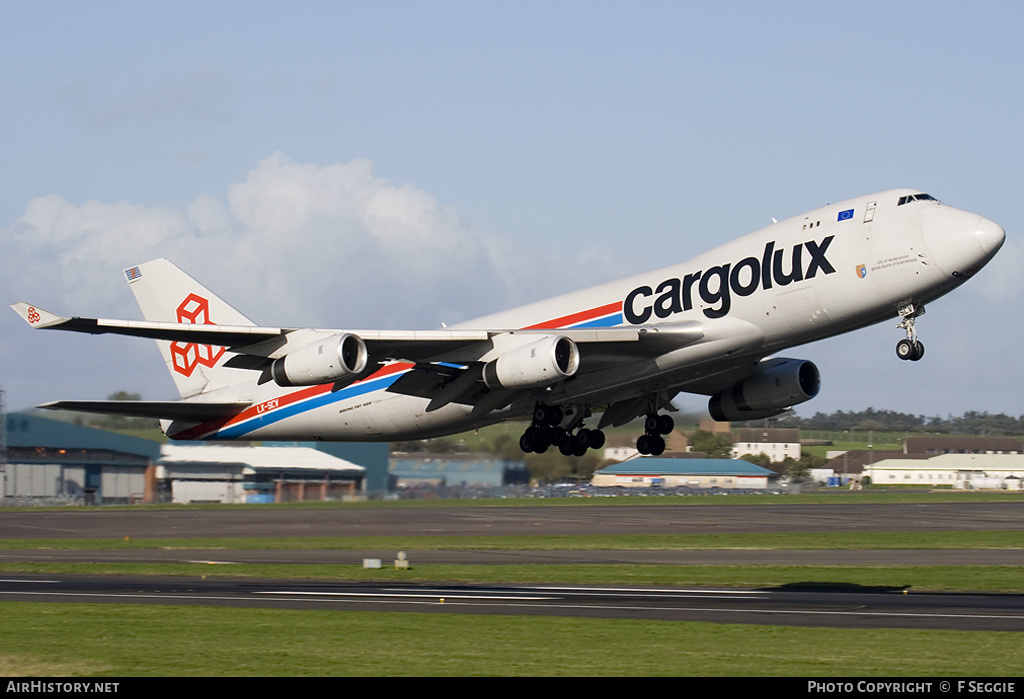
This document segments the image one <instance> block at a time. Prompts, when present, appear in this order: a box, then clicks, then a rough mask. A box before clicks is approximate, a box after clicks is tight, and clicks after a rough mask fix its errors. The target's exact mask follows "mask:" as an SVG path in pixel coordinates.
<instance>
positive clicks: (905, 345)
mask: <svg viewBox="0 0 1024 699" xmlns="http://www.w3.org/2000/svg"><path fill="white" fill-rule="evenodd" d="M918 344H920V343H918ZM896 356H897V357H899V358H900V359H903V360H907V359H912V358H913V357H914V343H913V342H911V341H910V340H900V341H899V342H897V343H896Z"/></svg>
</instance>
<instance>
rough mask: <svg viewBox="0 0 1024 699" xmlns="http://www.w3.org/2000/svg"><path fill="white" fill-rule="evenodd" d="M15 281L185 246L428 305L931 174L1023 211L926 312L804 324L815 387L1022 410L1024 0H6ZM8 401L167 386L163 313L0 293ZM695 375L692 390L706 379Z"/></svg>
mask: <svg viewBox="0 0 1024 699" xmlns="http://www.w3.org/2000/svg"><path fill="white" fill-rule="evenodd" d="M4 7H5V10H4V16H5V21H4V23H3V27H2V29H0V65H3V66H4V68H3V69H2V70H0V95H2V96H3V108H2V109H0V154H2V160H0V162H2V166H0V173H2V187H0V291H2V297H3V298H5V299H7V302H8V303H13V302H15V301H29V302H31V303H35V304H38V305H40V306H42V307H43V308H47V309H49V310H52V311H54V312H57V313H60V314H62V315H69V316H70V315H81V316H91V317H97V316H98V317H105V318H138V317H140V313H139V311H138V309H137V307H136V306H135V303H134V299H133V297H132V294H131V293H130V291H129V289H128V288H127V284H125V282H124V278H123V276H122V274H121V270H122V269H123V268H125V267H128V266H132V265H134V264H138V263H140V262H144V261H146V260H150V259H153V258H157V257H167V258H169V259H171V260H173V261H174V262H175V263H176V264H177V265H178V266H180V267H182V268H183V269H185V270H186V271H188V272H189V273H190V274H192V275H193V276H195V277H197V278H198V279H200V280H201V281H203V282H204V283H205V284H206V285H207V286H208V287H209V288H211V289H212V290H214V291H215V292H217V293H218V294H219V295H220V296H222V297H223V298H225V299H227V300H228V301H229V302H231V303H232V304H233V305H235V306H236V307H238V308H239V310H241V311H242V312H243V313H245V314H246V315H248V316H250V317H251V318H253V319H254V320H255V321H256V322H258V323H261V324H265V325H272V326H287V327H295V326H316V327H336V328H377V327H381V328H405V329H419V328H435V327H439V326H440V325H441V324H442V323H447V324H449V325H450V324H452V323H455V322H459V321H462V320H467V319H470V318H473V317H477V316H482V315H486V314H489V313H492V312H495V311H499V310H502V309H505V308H511V307H514V306H516V305H521V304H523V303H527V302H531V301H535V300H539V299H543V298H545V297H547V296H552V295H555V294H559V293H563V292H568V291H573V290H576V289H579V288H583V287H585V286H589V285H595V284H599V283H602V282H606V281H611V280H613V279H616V278H619V277H625V276H628V275H631V274H634V273H638V272H643V271H646V270H649V269H655V268H659V267H662V266H664V265H666V264H669V263H673V262H680V261H684V260H687V259H689V258H691V257H693V256H694V255H696V254H698V253H700V252H703V251H706V250H709V249H711V248H713V247H716V246H717V245H720V244H722V243H725V242H727V241H729V240H731V239H733V238H735V237H738V236H740V235H743V234H746V233H748V232H751V231H753V230H756V229H758V228H761V227H763V226H766V225H768V224H769V223H770V222H771V219H772V218H773V217H774V218H777V219H780V220H781V219H783V218H786V217H789V216H794V215H797V214H799V213H801V212H803V211H806V210H809V209H813V208H816V207H818V206H822V205H824V204H826V203H829V202H833V201H839V200H842V199H847V198H852V197H856V196H860V195H864V194H869V193H871V192H877V191H882V190H886V189H891V188H896V187H911V188H916V189H920V190H921V191H926V192H929V193H930V194H932V195H933V196H935V197H937V198H939V199H940V200H942V201H943V202H945V203H947V204H950V205H953V206H957V207H959V208H963V209H967V210H969V211H973V212H976V213H979V214H982V215H985V216H987V217H989V218H991V219H993V220H995V221H996V222H998V223H999V224H1001V225H1002V226H1003V227H1004V228H1005V229H1006V232H1007V242H1006V244H1005V245H1004V247H1003V250H1002V251H1001V252H1000V253H999V255H998V256H997V257H996V259H995V260H994V261H993V262H992V263H990V264H989V266H988V267H986V268H985V270H983V272H982V273H981V274H979V275H978V276H977V277H975V278H973V279H971V280H970V281H969V282H968V283H967V284H965V285H964V286H963V287H962V288H961V289H959V290H957V291H956V292H955V293H953V294H951V295H950V296H947V297H946V298H944V299H942V300H940V301H938V302H936V303H934V304H931V305H929V307H928V309H927V313H926V315H925V316H923V317H921V318H920V319H919V320H918V323H917V327H918V332H919V333H920V336H921V339H922V340H923V341H924V343H925V344H926V345H927V348H928V351H927V355H926V357H925V358H924V360H922V361H921V362H903V361H900V360H898V359H897V358H896V355H895V352H894V347H895V344H896V341H897V340H899V339H900V338H901V337H903V332H902V331H901V330H898V329H897V328H896V327H895V325H896V321H892V322H891V323H883V324H881V325H878V326H874V327H872V328H867V329H863V330H859V331H856V332H854V333H850V334H846V335H842V336H839V337H836V338H832V339H829V340H825V341H821V342H818V343H813V344H811V345H806V346H804V347H800V348H794V349H791V350H787V351H786V353H785V355H786V356H791V357H800V358H804V359H810V360H812V361H814V362H815V363H816V364H817V365H818V367H819V369H820V370H821V373H822V384H823V385H822V390H821V393H820V394H819V396H818V397H817V398H816V399H814V400H813V401H811V402H809V403H805V404H803V405H801V406H798V408H797V413H798V414H800V415H803V416H809V415H812V414H814V413H815V412H819V411H821V412H832V411H835V410H861V409H864V408H868V407H874V408H876V409H889V410H897V411H900V412H907V413H913V414H918V415H926V416H934V415H938V416H942V417H945V416H948V415H959V414H962V413H963V412H965V411H968V410H976V411H986V412H991V413H999V412H1003V413H1007V414H1011V415H1021V414H1024V399H1022V396H1024V373H1022V363H1021V359H1020V355H1021V353H1020V349H1019V348H1020V347H1022V346H1024V329H1022V322H1021V321H1022V313H1021V301H1022V298H1024V277H1022V275H1021V274H1020V272H1019V270H1020V269H1021V268H1022V266H1024V265H1022V263H1024V238H1022V231H1024V213H1022V211H1021V205H1020V199H1021V198H1020V190H1021V184H1022V181H1021V180H1022V177H1021V168H1020V163H1021V162H1024V129H1021V127H1020V116H1019V115H1020V114H1021V113H1024V109H1022V106H1024V105H1022V104H1021V102H1022V101H1024V89H1021V87H1022V85H1024V55H1022V54H1021V52H1020V50H1019V48H1018V45H1019V36H1018V34H1019V30H1020V27H1021V26H1024V21H1022V20H1024V17H1022V15H1024V6H1022V7H1018V6H1017V5H1016V4H1014V3H998V2H984V1H982V2H978V3H972V4H970V5H967V4H965V3H961V2H942V1H939V2H928V3H921V2H905V3H903V2H900V3H890V2H885V3H883V2H864V3H855V4H850V3H822V2H820V1H819V2H791V3H785V2H783V3H772V4H756V3H742V4H739V3H721V2H717V3H711V2H707V3H703V2H692V3H691V2H687V3H681V2H667V1H660V2H649V1H643V0H640V1H635V2H629V3H626V2H599V1H594V0H589V1H587V2H574V1H570V0H562V1H557V2H550V1H548V2H531V1H528V0H521V1H517V2H492V1H488V0H474V1H472V2H456V1H445V0H438V1H437V2H401V1H382V2H374V3H367V2H346V1H344V0H334V1H332V2H312V1H306V2H304V1H302V0H298V1H293V2H289V3H270V2H255V1H248V2H235V1H231V0H221V1H218V2H215V3H209V2H203V3H199V2H190V1H187V0H186V1H182V2H175V3H152V2H150V3H140V2H105V1H103V0H97V1H96V2H90V3H78V2H52V1H46V0H41V1H39V2H33V3H17V2H6V3H4ZM0 385H2V386H3V388H4V389H5V393H6V403H7V409H8V410H10V411H15V410H21V409H25V408H28V407H30V406H32V405H35V404H38V403H41V402H45V401H49V400H56V399H86V398H104V397H106V396H108V395H110V394H111V393H114V392H115V391H121V390H124V391H131V392H137V393H140V394H142V396H143V397H144V398H146V399H152V400H166V399H173V398H176V397H177V396H176V393H175V390H174V386H173V383H172V382H171V380H170V377H169V375H168V374H167V372H166V370H165V369H164V368H162V366H161V361H160V357H159V353H158V351H157V349H156V347H155V344H154V343H152V342H149V341H146V340H138V339H132V338H116V337H109V336H103V337H91V336H81V335H77V334H72V333H56V332H34V331H32V330H31V329H30V328H29V327H28V326H27V325H25V324H24V322H23V321H21V320H20V318H18V316H17V315H16V314H15V313H14V312H13V311H7V312H5V313H0ZM705 400H706V399H704V398H701V397H698V396H682V397H680V398H679V399H678V400H677V401H676V403H677V405H679V406H680V407H681V408H683V409H686V410H699V409H701V408H702V407H703V405H704V404H705Z"/></svg>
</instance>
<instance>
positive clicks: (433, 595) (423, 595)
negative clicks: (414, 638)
mask: <svg viewBox="0 0 1024 699" xmlns="http://www.w3.org/2000/svg"><path fill="white" fill-rule="evenodd" d="M253 594H254V595H296V596H306V595H309V596H317V595H322V596H324V597H384V598H387V599H390V598H398V599H406V598H408V599H437V598H438V597H443V598H444V599H446V600H449V599H472V600H477V599H483V600H537V601H540V600H552V599H558V598H557V597H542V596H540V595H527V594H525V593H524V594H522V595H489V594H484V593H480V594H475V595H467V594H453V593H451V592H447V591H440V592H417V593H411V592H301V591H298V590H294V591H293V590H267V591H262V592H261V591H259V590H257V591H255V592H253Z"/></svg>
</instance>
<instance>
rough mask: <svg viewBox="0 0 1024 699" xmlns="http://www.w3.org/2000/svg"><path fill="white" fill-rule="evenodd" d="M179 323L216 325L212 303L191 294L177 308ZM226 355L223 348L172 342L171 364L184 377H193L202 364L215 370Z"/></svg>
mask: <svg viewBox="0 0 1024 699" xmlns="http://www.w3.org/2000/svg"><path fill="white" fill-rule="evenodd" d="M177 314H178V322H179V323H195V324H198V325H216V323H214V322H213V321H212V320H210V301H209V300H208V299H204V298H203V297H202V296H198V295H196V294H189V295H188V296H187V297H186V298H185V300H184V301H182V302H181V303H180V304H179V305H178V308H177ZM223 355H224V348H223V347H213V346H212V345H200V344H197V343H195V342H172V343H171V362H172V363H173V364H174V370H175V371H176V372H178V373H179V374H181V375H182V376H192V372H194V371H195V370H196V367H197V366H199V365H200V364H202V365H203V366H205V367H209V368H211V369H212V368H213V367H214V365H215V364H216V363H217V360H219V359H220V358H221V357H222V356H223Z"/></svg>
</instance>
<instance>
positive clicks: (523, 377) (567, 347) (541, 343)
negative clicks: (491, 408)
mask: <svg viewBox="0 0 1024 699" xmlns="http://www.w3.org/2000/svg"><path fill="white" fill-rule="evenodd" d="M579 366H580V351H579V349H578V348H577V347H576V343H575V342H573V341H572V340H570V339H569V338H567V337H563V336H561V335H557V336H549V337H544V338H542V339H540V340H537V341H536V342H531V343H530V344H528V345H524V346H522V347H517V348H516V349H514V350H512V351H511V352H507V353H505V354H503V355H501V356H500V357H498V358H497V359H495V360H494V361H492V362H488V363H487V364H485V365H484V383H485V384H486V385H487V388H490V389H492V390H494V389H497V388H536V387H540V386H548V385H550V384H553V383H555V382H556V381H560V380H562V379H565V378H568V377H570V376H572V375H573V374H575V373H576V370H577V369H579Z"/></svg>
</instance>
